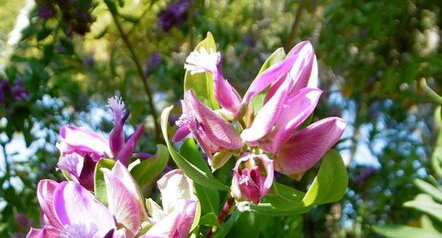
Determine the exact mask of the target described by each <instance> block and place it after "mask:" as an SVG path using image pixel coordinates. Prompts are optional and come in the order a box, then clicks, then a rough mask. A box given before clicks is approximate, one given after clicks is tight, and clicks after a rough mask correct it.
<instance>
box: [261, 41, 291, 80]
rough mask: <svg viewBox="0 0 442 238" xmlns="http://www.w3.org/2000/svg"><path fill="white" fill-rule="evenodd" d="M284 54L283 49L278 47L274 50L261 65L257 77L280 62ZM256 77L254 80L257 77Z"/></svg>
mask: <svg viewBox="0 0 442 238" xmlns="http://www.w3.org/2000/svg"><path fill="white" fill-rule="evenodd" d="M285 56H286V54H285V52H284V48H282V47H280V48H278V49H276V50H275V51H274V52H273V53H272V54H271V55H270V56H269V58H267V60H266V61H265V62H264V63H263V64H262V66H261V69H260V70H259V72H258V76H259V75H260V74H261V73H262V72H264V71H265V70H266V69H268V68H270V67H271V66H272V65H274V64H276V63H278V62H280V61H282V60H283V59H284V58H285ZM258 76H256V78H257V77H258Z"/></svg>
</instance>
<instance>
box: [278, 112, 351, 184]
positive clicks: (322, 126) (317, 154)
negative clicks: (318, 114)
mask: <svg viewBox="0 0 442 238" xmlns="http://www.w3.org/2000/svg"><path fill="white" fill-rule="evenodd" d="M345 126H346V122H345V121H344V120H342V119H341V118H338V117H329V118H326V119H323V120H320V121H317V122H315V123H313V124H311V125H310V126H308V127H306V128H304V129H302V130H300V131H298V132H296V133H295V134H294V135H293V136H292V137H291V138H290V139H289V140H288V141H287V142H286V143H285V144H284V145H283V146H282V148H281V150H280V151H279V152H278V154H277V155H276V158H275V159H274V163H275V170H276V171H278V172H280V173H283V174H286V175H289V176H292V175H296V174H300V173H303V172H305V171H306V170H308V169H310V168H311V167H313V166H314V165H315V164H316V163H317V162H318V161H319V160H320V159H321V158H322V157H323V156H324V154H325V153H326V152H327V151H328V150H329V149H330V148H331V147H332V146H333V145H334V144H336V142H337V141H338V140H339V138H340V137H341V136H342V133H343V132H344V129H345Z"/></svg>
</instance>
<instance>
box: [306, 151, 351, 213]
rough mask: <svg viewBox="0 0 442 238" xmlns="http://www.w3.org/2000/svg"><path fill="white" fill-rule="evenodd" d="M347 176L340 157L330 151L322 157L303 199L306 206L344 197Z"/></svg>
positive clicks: (335, 152)
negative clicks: (317, 170) (316, 173)
mask: <svg viewBox="0 0 442 238" xmlns="http://www.w3.org/2000/svg"><path fill="white" fill-rule="evenodd" d="M347 185H348V174H347V169H346V168H345V165H344V162H343V161H342V158H341V155H340V154H339V152H337V151H336V150H330V151H329V152H327V154H326V155H325V156H324V158H323V159H322V162H321V167H320V168H319V172H318V175H316V178H315V180H314V181H313V183H312V185H311V186H310V188H309V190H308V191H307V194H306V195H305V197H304V198H303V202H304V204H305V205H306V206H311V205H319V204H324V203H330V202H335V201H338V200H340V199H341V198H342V196H344V193H345V190H346V189H347Z"/></svg>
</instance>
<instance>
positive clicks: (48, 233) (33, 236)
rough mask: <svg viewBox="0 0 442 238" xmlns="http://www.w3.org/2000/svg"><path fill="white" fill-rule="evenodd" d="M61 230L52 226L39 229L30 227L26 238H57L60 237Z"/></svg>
mask: <svg viewBox="0 0 442 238" xmlns="http://www.w3.org/2000/svg"><path fill="white" fill-rule="evenodd" d="M60 234H61V230H59V229H57V228H55V227H53V226H44V227H43V228H41V229H38V228H33V227H31V230H30V231H29V233H28V234H27V235H26V238H57V237H60Z"/></svg>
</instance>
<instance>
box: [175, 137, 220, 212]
mask: <svg viewBox="0 0 442 238" xmlns="http://www.w3.org/2000/svg"><path fill="white" fill-rule="evenodd" d="M180 154H181V155H182V156H183V157H185V158H190V159H191V160H192V163H193V164H194V165H195V166H197V167H198V168H199V169H201V170H202V171H204V172H205V173H206V174H207V176H208V177H210V178H213V174H212V173H211V171H210V168H209V165H208V164H207V162H206V161H205V160H204V159H203V157H202V156H201V154H200V153H199V151H198V148H197V146H196V144H195V140H193V139H190V138H189V139H187V140H186V141H184V143H183V145H182V146H181V148H180ZM194 184H195V186H194V187H195V192H196V196H197V197H198V200H199V201H200V204H201V209H202V211H201V213H202V214H206V213H210V212H212V213H218V211H219V193H218V190H216V189H213V188H207V187H204V186H200V185H199V184H197V183H194Z"/></svg>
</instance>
